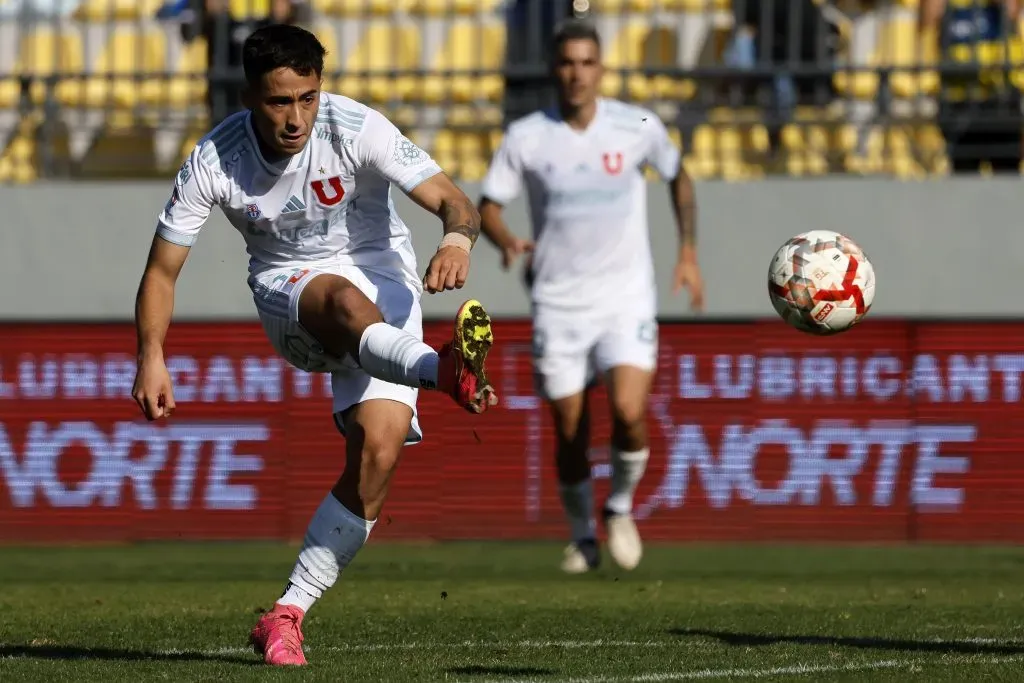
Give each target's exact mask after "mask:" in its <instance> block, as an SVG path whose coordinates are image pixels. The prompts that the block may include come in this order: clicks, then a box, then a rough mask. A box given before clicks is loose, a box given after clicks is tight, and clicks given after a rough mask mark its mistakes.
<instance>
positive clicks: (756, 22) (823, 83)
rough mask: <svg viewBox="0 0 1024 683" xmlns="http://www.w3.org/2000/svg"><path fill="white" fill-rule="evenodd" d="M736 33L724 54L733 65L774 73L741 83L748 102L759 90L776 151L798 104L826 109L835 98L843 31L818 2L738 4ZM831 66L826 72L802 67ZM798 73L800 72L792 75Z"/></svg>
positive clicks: (740, 0)
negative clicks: (835, 71)
mask: <svg viewBox="0 0 1024 683" xmlns="http://www.w3.org/2000/svg"><path fill="white" fill-rule="evenodd" d="M733 14H734V17H735V26H736V28H735V32H734V34H733V38H732V42H731V44H730V45H729V47H728V49H727V50H726V53H725V63H726V64H727V65H728V66H731V67H734V68H737V69H741V70H750V69H754V68H758V67H760V68H765V69H768V70H770V71H771V74H770V75H769V74H765V73H762V74H759V75H754V76H751V77H749V78H741V79H739V84H740V88H741V91H742V92H743V95H744V99H748V98H749V97H750V95H751V94H752V93H751V90H753V91H754V97H755V101H756V102H757V103H758V105H760V106H761V107H763V109H764V113H765V115H766V117H765V118H766V123H767V127H768V131H769V138H770V140H771V144H772V147H773V148H775V147H777V140H778V134H779V131H780V130H781V128H782V125H784V124H785V123H786V122H787V121H788V120H789V119H790V117H791V116H792V113H793V110H794V108H795V107H796V106H797V105H817V106H824V105H827V104H828V103H829V101H830V100H831V99H832V95H833V90H832V76H831V73H829V72H828V69H827V67H829V66H831V64H832V62H833V60H834V58H835V55H836V44H837V36H838V31H837V30H836V27H835V25H834V24H833V23H831V22H830V21H828V20H827V19H826V15H825V14H824V12H823V7H822V3H821V2H818V1H816V0H733ZM815 67H826V68H825V69H823V70H822V72H821V73H817V74H815V73H811V74H807V73H799V72H800V70H801V69H803V70H808V69H814V68H815ZM788 69H793V70H794V71H796V72H797V73H789V72H788Z"/></svg>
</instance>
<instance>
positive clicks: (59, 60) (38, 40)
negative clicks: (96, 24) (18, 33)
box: [15, 27, 85, 104]
mask: <svg viewBox="0 0 1024 683" xmlns="http://www.w3.org/2000/svg"><path fill="white" fill-rule="evenodd" d="M84 69H85V60H84V59H83V50H82V38H81V36H80V35H79V34H78V33H77V32H74V31H68V32H65V33H57V32H55V31H53V30H52V29H50V28H49V27H47V28H40V29H37V30H35V31H32V32H30V33H27V34H25V35H23V36H22V38H21V45H20V49H19V54H18V63H17V65H16V66H15V73H18V74H21V75H22V76H30V77H31V78H32V79H33V83H32V86H31V89H30V91H29V94H30V96H31V98H32V101H33V102H34V103H35V104H40V103H42V101H43V100H44V99H45V97H46V84H45V83H44V82H43V81H42V79H45V78H49V77H54V76H55V77H62V76H63V77H68V76H72V75H77V74H79V73H81V72H82V71H83V70H84ZM58 87H59V85H58Z"/></svg>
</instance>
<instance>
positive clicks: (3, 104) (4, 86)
mask: <svg viewBox="0 0 1024 683" xmlns="http://www.w3.org/2000/svg"><path fill="white" fill-rule="evenodd" d="M19 100H21V81H19V80H18V79H17V78H0V109H13V108H15V107H16V106H18V102H19Z"/></svg>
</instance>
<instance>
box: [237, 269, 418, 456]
mask: <svg viewBox="0 0 1024 683" xmlns="http://www.w3.org/2000/svg"><path fill="white" fill-rule="evenodd" d="M324 273H327V274H330V275H338V276H341V277H343V278H345V279H346V280H348V281H349V282H351V283H352V284H353V285H355V286H356V287H358V288H359V291H361V292H362V293H363V294H365V295H366V296H367V297H368V298H369V299H370V301H372V302H373V303H375V304H376V305H377V308H378V309H380V312H381V315H382V316H383V317H384V322H386V323H388V324H389V325H394V326H395V327H399V328H401V329H403V330H405V331H406V332H408V333H409V334H411V335H413V336H414V337H416V338H417V339H419V340H422V339H423V312H422V310H421V309H420V294H419V292H418V291H415V290H414V289H412V287H410V286H409V285H406V284H404V283H403V282H400V281H398V280H396V279H392V278H389V277H386V276H384V275H381V274H380V273H379V272H377V271H372V270H367V269H364V268H360V267H359V266H352V265H338V266H323V265H318V266H316V267H309V266H289V267H286V268H273V269H270V270H266V271H264V272H261V273H259V274H258V275H255V276H252V275H251V276H249V288H250V289H251V290H252V293H253V301H254V302H255V303H256V310H257V311H259V315H260V321H261V322H262V323H263V330H264V332H266V334H267V337H268V338H269V339H270V343H271V345H273V347H274V349H275V350H276V351H277V352H278V353H279V354H280V355H281V357H283V358H284V359H285V360H286V361H288V362H289V363H291V364H292V365H294V366H295V367H297V368H298V369H300V370H305V371H306V372H329V373H331V389H332V392H333V394H334V408H333V411H334V422H335V424H336V425H337V426H338V430H339V431H341V433H342V434H344V433H345V427H344V424H343V423H342V420H341V413H343V412H344V411H346V410H348V409H349V408H351V407H352V406H354V405H357V404H359V403H362V402H364V401H369V400H371V399H389V400H392V401H397V402H399V403H404V404H405V405H407V406H409V407H410V408H411V409H412V424H411V425H410V426H409V434H408V436H407V437H406V441H405V443H406V444H414V443H419V442H420V441H422V440H423V432H422V431H421V430H420V424H419V418H418V413H417V411H416V398H417V396H418V393H419V390H418V389H416V388H414V387H407V386H404V385H401V384H392V383H391V382H385V381H383V380H380V379H376V378H374V377H370V375H368V374H366V372H365V371H364V370H363V369H362V368H361V367H359V364H358V363H356V361H355V359H353V358H352V357H351V356H349V355H346V356H345V357H343V358H339V357H337V356H333V355H331V354H329V353H327V352H326V351H325V350H324V348H323V347H322V346H321V345H320V344H319V343H318V342H317V341H316V340H315V339H314V338H313V336H312V335H311V334H310V333H309V332H307V331H306V330H305V328H303V327H302V325H300V324H299V296H300V295H301V294H302V290H303V288H304V287H305V286H306V285H307V284H309V282H310V281H311V280H312V279H313V278H314V277H316V276H317V275H321V274H324Z"/></svg>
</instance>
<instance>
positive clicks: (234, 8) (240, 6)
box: [228, 0, 270, 19]
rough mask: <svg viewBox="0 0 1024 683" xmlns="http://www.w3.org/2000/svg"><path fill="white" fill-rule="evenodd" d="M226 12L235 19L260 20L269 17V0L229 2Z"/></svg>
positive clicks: (234, 0) (235, 0)
mask: <svg viewBox="0 0 1024 683" xmlns="http://www.w3.org/2000/svg"><path fill="white" fill-rule="evenodd" d="M228 11H229V12H230V13H231V16H232V17H234V18H235V19H262V18H264V17H268V16H270V0H231V1H230V3H229V4H228Z"/></svg>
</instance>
